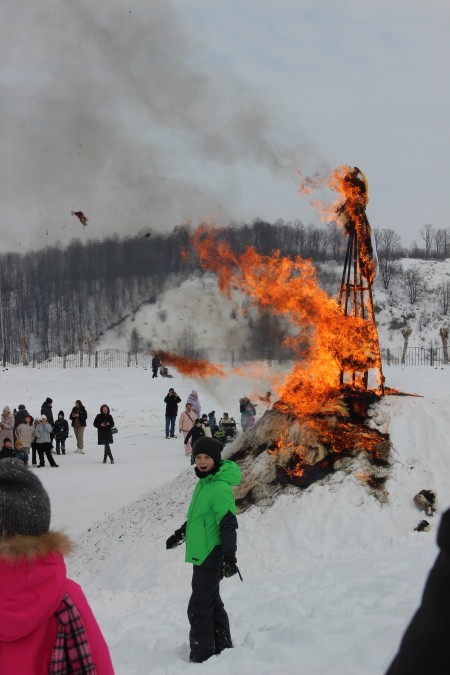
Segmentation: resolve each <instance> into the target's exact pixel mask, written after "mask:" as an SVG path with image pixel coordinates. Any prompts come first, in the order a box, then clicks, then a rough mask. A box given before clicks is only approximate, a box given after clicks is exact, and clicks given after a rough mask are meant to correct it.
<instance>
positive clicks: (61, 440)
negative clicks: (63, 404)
mask: <svg viewBox="0 0 450 675" xmlns="http://www.w3.org/2000/svg"><path fill="white" fill-rule="evenodd" d="M53 433H54V435H55V443H56V454H57V455H59V454H60V449H61V452H62V454H63V455H65V454H66V438H68V436H69V423H68V421H67V420H66V419H65V418H64V411H63V410H60V411H59V413H58V419H57V420H56V422H55V424H54V425H53Z"/></svg>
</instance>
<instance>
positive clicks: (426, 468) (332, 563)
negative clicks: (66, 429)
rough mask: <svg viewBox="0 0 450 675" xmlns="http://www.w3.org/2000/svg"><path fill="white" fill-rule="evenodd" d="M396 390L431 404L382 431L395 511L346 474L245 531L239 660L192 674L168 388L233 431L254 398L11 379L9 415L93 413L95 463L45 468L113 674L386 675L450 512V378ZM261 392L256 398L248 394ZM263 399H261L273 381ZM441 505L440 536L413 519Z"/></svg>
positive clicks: (114, 376)
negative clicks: (100, 417) (172, 539)
mask: <svg viewBox="0 0 450 675" xmlns="http://www.w3.org/2000/svg"><path fill="white" fill-rule="evenodd" d="M385 375H386V383H387V384H388V385H389V386H391V387H395V388H398V389H401V390H402V391H404V392H414V393H417V394H421V396H420V397H409V396H406V397H404V396H391V397H386V398H385V399H384V400H383V401H382V402H381V404H380V405H379V406H378V408H377V410H376V411H374V417H373V424H376V425H377V427H378V428H379V429H380V430H382V431H388V432H389V433H390V435H391V440H392V443H393V454H392V471H391V477H390V479H389V481H388V483H387V485H386V489H387V490H388V491H389V498H388V502H387V503H386V504H384V505H380V503H379V502H378V501H376V500H375V499H374V498H373V497H372V496H371V495H370V494H369V493H368V492H367V490H366V489H365V487H364V486H363V485H361V483H360V482H359V480H358V478H357V477H356V476H355V475H354V474H353V473H349V474H345V473H344V472H340V473H336V474H334V475H333V476H331V477H329V478H328V479H326V480H324V481H323V482H321V483H320V484H319V483H316V484H315V485H312V486H311V487H310V488H308V489H307V490H306V491H304V492H300V491H298V490H295V489H289V490H288V491H286V493H285V494H284V495H283V496H281V497H280V498H278V500H277V501H276V503H275V504H274V506H273V507H271V508H268V509H265V510H262V509H259V508H252V509H250V510H248V511H246V512H245V513H243V514H242V515H241V516H240V517H239V531H238V563H239V566H240V569H241V572H242V575H243V578H244V582H243V583H241V582H240V581H239V579H237V578H236V577H233V578H231V579H228V580H225V581H224V582H222V596H223V599H224V602H225V606H226V607H227V610H228V612H229V615H230V620H231V626H232V635H233V639H234V644H235V648H234V649H233V650H229V651H227V652H225V653H223V654H222V655H221V656H220V657H217V658H216V657H214V658H212V659H210V660H209V661H208V662H207V663H205V664H201V665H196V664H190V663H188V661H187V657H188V622H187V617H186V607H187V602H188V598H189V593H190V574H191V570H190V566H189V565H187V564H185V563H184V562H183V550H182V547H180V548H178V549H176V550H172V551H166V549H165V540H166V538H167V537H168V536H169V535H170V534H171V533H172V532H173V530H174V529H175V528H176V527H178V526H179V525H180V524H181V523H182V522H183V521H184V519H185V514H186V508H187V505H188V500H189V497H190V493H191V490H192V488H193V485H194V483H195V480H196V479H195V476H194V475H193V472H192V468H191V467H190V465H189V464H188V460H187V459H186V458H185V457H184V454H183V446H182V442H181V439H180V438H178V439H176V440H166V439H165V438H164V433H163V426H164V403H163V398H164V396H165V395H166V393H167V391H168V388H169V386H174V387H175V389H176V390H177V392H178V393H179V395H180V397H181V398H182V401H183V402H184V401H185V400H186V398H187V396H188V394H189V393H190V391H191V389H192V388H195V389H197V390H198V392H199V397H200V400H201V403H202V406H203V411H206V412H209V411H210V410H213V409H215V410H216V411H218V412H219V413H220V412H221V411H223V410H227V411H228V412H229V413H230V414H231V415H235V416H237V417H238V398H239V396H241V395H243V394H245V393H246V392H247V391H257V389H258V385H257V384H256V383H255V382H252V383H249V381H247V380H243V381H242V382H241V383H240V385H238V384H237V382H236V378H233V379H230V380H221V381H213V382H211V381H210V382H207V383H205V382H201V381H198V380H197V381H193V380H189V379H188V378H184V377H181V376H178V375H177V374H176V373H175V377H174V379H171V380H168V379H161V378H157V379H152V378H151V373H149V371H144V370H142V369H133V368H130V369H114V370H106V369H105V370H100V369H99V370H94V369H92V370H87V369H86V370H52V369H31V368H29V369H25V368H15V369H10V370H5V371H3V372H2V373H1V384H2V386H1V392H2V393H1V396H2V400H1V406H2V407H3V406H4V405H9V406H10V407H11V408H13V407H17V405H18V404H20V403H24V404H25V405H26V406H27V408H28V410H29V411H30V412H31V414H33V415H35V414H37V413H39V411H40V405H41V403H42V401H43V400H44V399H45V398H46V396H51V397H52V398H53V400H54V410H55V413H57V412H58V410H59V409H61V408H62V409H63V410H64V411H65V413H66V416H67V415H68V413H69V412H70V409H71V407H72V406H73V403H74V401H75V399H77V398H81V400H82V401H83V403H84V404H85V405H86V408H87V410H88V414H89V419H88V429H87V433H86V437H85V440H86V454H85V455H78V454H74V452H73V451H74V448H75V444H74V439H73V437H72V438H70V439H69V441H68V443H67V447H68V454H67V455H66V456H64V457H58V458H57V459H58V463H59V468H58V469H51V468H48V467H46V468H45V469H39V476H40V477H41V479H42V480H43V482H44V484H45V486H46V488H47V490H48V492H49V494H50V498H51V502H52V527H54V528H61V527H63V528H65V529H66V531H67V532H68V533H69V534H70V535H71V536H72V537H73V538H74V539H75V541H76V542H77V543H78V547H77V550H76V552H75V553H74V554H73V555H72V556H71V558H69V560H68V569H69V574H70V575H71V576H72V578H74V579H76V580H78V581H79V582H80V583H81V584H82V586H83V588H84V590H85V592H86V595H87V596H88V598H89V600H90V602H91V605H92V607H93V609H94V611H95V613H96V616H97V618H98V620H99V623H100V625H101V627H102V629H103V632H104V634H105V636H106V638H107V641H108V643H109V645H110V649H111V654H112V658H113V662H114V664H115V668H116V673H117V674H118V675H146V674H152V675H156V674H158V675H162V674H167V675H169V674H170V675H175V674H178V673H184V672H188V673H197V672H198V673H200V672H201V673H214V674H222V675H224V674H228V673H239V674H240V675H250V674H251V675H254V674H255V673H271V674H272V675H274V674H286V675H290V674H294V673H302V675H331V674H332V675H369V674H370V675H372V674H374V675H375V673H376V674H377V675H379V674H380V673H383V672H384V670H385V669H386V668H387V666H388V664H389V662H390V660H391V658H392V656H393V654H394V652H395V650H396V648H397V646H398V643H399V640H400V637H401V635H402V633H403V631H404V629H405V627H406V625H407V623H408V621H409V619H410V617H411V614H412V613H413V611H414V610H415V608H416V606H417V604H418V602H419V599H420V596H421V592H422V589H423V585H424V582H425V579H426V575H427V573H428V570H429V568H430V567H431V565H432V562H433V560H434V558H435V556H436V553H437V547H436V544H435V537H436V531H437V526H438V522H439V513H441V512H443V511H444V510H445V509H446V508H447V507H448V506H449V504H450V452H449V450H448V438H449V432H450V417H449V415H448V410H449V407H450V369H449V368H443V369H433V368H430V367H423V368H387V369H385ZM250 386H251V389H249V387H250ZM260 389H261V394H263V393H264V391H265V389H266V383H265V382H262V383H261V386H260ZM102 403H108V404H109V405H110V406H111V409H112V414H113V416H114V419H115V421H116V424H117V427H118V429H119V433H118V434H117V435H116V436H115V442H114V446H113V448H112V450H113V454H114V457H115V460H116V463H115V464H114V465H110V464H106V465H103V464H102V463H101V460H102V448H99V447H97V445H96V432H95V430H94V428H93V427H92V421H93V417H94V415H95V414H96V412H97V411H98V410H99V408H100V406H101V404H102ZM424 488H427V489H432V490H434V491H435V492H436V493H437V496H438V514H437V515H436V516H435V517H434V518H432V519H431V521H432V529H431V531H430V532H422V533H418V532H414V527H415V526H416V525H417V523H418V522H419V521H420V520H421V519H422V518H423V517H424V514H421V513H419V512H418V511H417V510H416V508H415V507H414V505H413V502H412V498H413V496H414V495H415V494H416V493H417V492H418V491H420V490H421V489H424Z"/></svg>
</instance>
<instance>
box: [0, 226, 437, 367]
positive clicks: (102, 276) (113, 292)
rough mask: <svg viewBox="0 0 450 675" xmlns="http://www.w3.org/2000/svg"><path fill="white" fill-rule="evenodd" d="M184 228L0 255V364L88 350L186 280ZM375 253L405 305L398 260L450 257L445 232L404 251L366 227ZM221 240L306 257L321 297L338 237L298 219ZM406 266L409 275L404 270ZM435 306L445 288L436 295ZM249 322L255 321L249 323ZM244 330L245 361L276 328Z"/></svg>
mask: <svg viewBox="0 0 450 675" xmlns="http://www.w3.org/2000/svg"><path fill="white" fill-rule="evenodd" d="M191 234H192V231H191V230H190V228H189V227H188V226H181V227H177V228H175V229H174V230H173V231H172V232H171V233H170V234H161V233H156V232H151V233H147V234H145V235H140V236H134V237H129V238H119V237H110V238H107V239H104V240H102V241H96V240H91V241H87V242H86V243H82V242H81V241H79V240H74V241H72V242H71V243H70V244H69V245H68V246H67V247H65V248H60V247H57V246H53V247H52V246H48V247H46V248H43V249H40V250H32V251H29V252H27V253H24V254H19V253H5V254H2V255H0V341H1V357H2V360H3V362H4V363H6V362H11V363H15V362H18V361H19V360H22V361H23V360H24V358H27V357H28V356H29V355H31V354H32V353H40V354H42V358H45V357H46V356H47V355H48V354H50V353H56V354H60V355H61V354H64V353H73V352H75V351H77V350H78V349H80V346H83V345H86V344H87V345H91V346H92V345H93V344H95V343H96V341H97V340H98V339H99V338H100V337H101V336H102V335H103V334H104V332H105V331H106V330H107V329H109V328H111V327H112V326H114V325H115V324H117V323H119V322H121V321H123V320H124V319H125V318H126V317H127V316H129V315H130V314H132V313H134V312H136V311H137V310H138V309H139V307H141V306H142V305H143V304H146V303H152V302H155V300H156V298H157V297H158V296H159V295H160V294H161V292H162V291H164V290H165V289H168V288H171V287H176V286H179V285H180V284H181V283H182V282H183V281H184V280H186V279H188V278H189V277H190V276H191V275H193V274H201V272H200V270H199V268H198V266H197V263H196V260H195V256H189V257H188V259H186V256H183V255H182V252H183V251H184V250H186V249H189V246H190V237H191ZM374 236H375V240H376V243H377V250H378V257H379V279H380V283H382V285H383V287H384V289H388V288H389V286H390V284H391V282H392V279H394V278H400V280H401V282H402V284H403V286H404V287H405V286H406V288H408V287H409V289H410V293H411V302H412V304H413V303H414V301H415V298H416V297H417V296H418V295H420V289H421V279H420V275H419V278H417V270H415V271H414V268H411V267H410V268H409V269H408V270H407V271H406V272H404V271H403V269H402V265H401V262H400V261H401V259H402V258H404V257H409V258H418V259H436V260H442V259H445V258H446V257H448V255H449V251H450V235H449V232H448V231H447V230H435V229H434V228H433V227H432V226H431V225H425V226H424V227H423V228H422V230H421V232H420V236H421V239H422V242H423V246H417V245H414V247H413V248H412V250H409V251H407V250H405V249H404V248H403V247H402V246H401V242H400V238H399V237H398V235H396V234H395V232H394V231H393V230H387V229H386V230H375V232H374ZM221 237H222V238H223V239H224V240H225V241H227V242H229V244H230V245H231V246H232V248H233V249H234V250H236V251H237V252H240V251H243V250H244V249H245V248H246V247H247V246H253V247H254V248H255V249H256V251H258V252H259V253H261V254H263V255H270V254H272V253H273V252H274V251H276V250H279V251H280V252H281V254H282V255H284V256H290V257H295V256H301V257H302V258H305V259H312V260H313V261H314V263H315V264H316V266H317V268H318V274H319V283H320V284H321V285H322V286H323V287H324V288H325V289H326V290H327V291H328V292H329V293H330V294H333V293H334V292H335V291H336V278H335V275H333V274H332V275H331V277H330V273H329V271H327V266H326V264H325V263H327V262H329V261H335V262H337V263H338V264H340V263H342V262H343V259H344V256H345V250H346V241H347V240H346V237H345V236H344V234H343V233H342V231H341V229H340V228H339V227H338V226H337V225H336V224H335V223H331V224H329V225H328V226H326V227H321V228H317V227H313V226H312V225H308V226H305V225H304V224H303V223H301V222H300V221H296V222H293V223H291V222H288V223H285V222H284V221H281V220H279V221H277V222H275V223H267V222H264V221H261V220H256V221H254V222H253V223H251V224H248V225H239V226H237V225H230V226H229V227H226V228H223V230H222V231H221ZM411 270H412V271H411ZM441 291H442V294H443V297H442V302H443V306H444V308H445V307H446V306H447V305H448V299H449V297H450V289H449V288H443V289H441ZM252 321H253V323H255V319H254V317H253V319H252ZM253 327H254V328H257V330H254V342H255V344H254V348H255V349H254V351H255V354H254V356H255V358H257V356H258V350H259V349H260V347H261V342H262V340H261V331H262V334H263V335H265V336H266V337H269V336H270V333H271V332H272V331H275V332H277V330H278V332H279V330H280V327H279V322H278V321H277V320H276V319H273V318H270V317H268V315H267V314H266V315H261V316H260V317H259V323H258V325H257V326H255V325H254V326H253Z"/></svg>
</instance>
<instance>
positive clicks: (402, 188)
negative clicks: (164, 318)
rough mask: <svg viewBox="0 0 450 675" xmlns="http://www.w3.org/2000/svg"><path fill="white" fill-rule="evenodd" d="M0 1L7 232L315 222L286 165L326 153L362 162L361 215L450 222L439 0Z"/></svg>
mask: <svg viewBox="0 0 450 675" xmlns="http://www.w3.org/2000/svg"><path fill="white" fill-rule="evenodd" d="M1 3H2V21H1V23H0V54H1V63H2V66H3V68H2V72H1V74H0V77H1V85H2V98H1V103H0V105H1V120H2V121H1V126H0V138H1V150H2V162H1V172H2V173H1V179H0V185H1V198H0V226H1V231H2V235H3V237H2V242H3V250H26V249H27V248H28V247H30V246H39V247H40V246H44V245H47V244H53V243H55V242H56V241H60V242H61V243H67V242H68V241H69V240H70V239H71V238H72V237H74V236H79V237H80V238H81V239H82V240H84V239H87V238H89V237H103V236H104V235H106V234H113V233H116V232H117V233H118V234H134V233H139V232H141V231H142V230H144V229H145V230H147V229H150V228H153V229H160V230H163V231H169V230H171V229H172V228H173V227H174V226H175V225H177V224H179V223H181V222H185V221H187V220H191V221H192V222H194V223H196V222H198V221H199V220H201V219H204V218H207V217H211V218H214V219H215V220H217V221H219V222H222V223H224V224H226V223H228V222H229V220H231V219H234V220H237V221H239V220H241V219H244V220H252V219H253V218H255V217H260V218H264V219H268V220H274V219H276V218H284V219H289V220H292V219H295V218H300V219H301V220H303V221H304V222H305V224H308V223H309V222H313V223H314V224H318V223H319V222H320V219H319V216H318V215H317V214H316V212H315V211H314V209H313V208H312V207H311V206H310V205H309V203H308V198H306V197H302V196H300V195H299V194H298V192H297V189H298V184H299V180H298V177H297V173H296V172H297V169H300V170H301V171H302V172H303V173H306V174H308V173H310V172H313V171H317V170H320V171H324V170H326V168H327V167H329V168H334V167H335V166H336V165H339V164H351V165H357V166H359V167H360V168H361V169H362V170H363V171H364V172H365V174H366V176H367V178H368V181H369V196H370V203H369V206H368V211H367V212H368V216H369V220H370V222H371V224H372V227H378V228H392V229H394V230H395V231H396V232H398V233H399V234H400V236H401V238H402V242H403V244H405V245H408V244H410V243H411V242H412V240H413V239H417V240H418V239H419V235H418V233H419V229H420V228H421V227H422V226H423V225H424V224H425V223H431V224H432V225H433V226H434V227H436V228H441V227H450V224H449V223H448V222H447V211H448V186H449V183H450V171H449V157H450V138H449V125H448V120H449V119H450V105H449V96H450V93H449V86H448V85H449V73H448V70H449V65H448V64H450V53H449V52H450V46H449V45H450V43H449V40H448V35H449V28H450V4H449V3H448V2H447V1H445V2H444V1H442V2H441V1H440V0H431V1H429V2H427V3H423V2H418V1H417V0H408V1H406V0H396V1H395V2H392V0H391V1H390V2H387V1H386V2H384V1H382V0H367V2H361V0H359V1H356V0H341V1H340V2H339V3H337V2H334V1H333V0H277V1H276V2H275V0H271V1H270V2H269V0H172V1H170V0H129V1H128V0H127V2H123V1H122V2H121V1H119V0H95V2H92V1H91V0H77V1H76V2H74V1H73V0H42V2H39V3H36V2H34V1H33V0H15V2H14V3H11V2H8V0H1ZM322 196H326V197H328V198H329V199H330V200H333V199H334V195H332V194H328V195H322ZM78 209H81V210H82V211H84V213H85V214H86V215H87V216H88V218H89V225H88V227H87V228H86V229H85V230H83V228H82V227H81V225H80V224H79V223H78V221H77V220H76V219H75V218H74V217H73V216H71V215H70V212H71V210H78Z"/></svg>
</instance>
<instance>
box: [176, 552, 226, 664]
mask: <svg viewBox="0 0 450 675" xmlns="http://www.w3.org/2000/svg"><path fill="white" fill-rule="evenodd" d="M193 567H194V569H193V573H192V595H191V598H190V600H189V605H188V610H187V614H188V619H189V623H190V624H191V630H190V632H189V643H190V647H191V653H190V656H189V659H190V661H194V662H195V663H201V662H202V661H206V659H209V657H210V656H213V654H220V652H221V651H223V650H224V649H227V648H228V647H232V646H233V645H232V643H231V635H230V623H229V621H228V615H227V613H226V611H225V607H224V606H223V602H222V599H221V597H220V593H219V583H220V579H221V576H222V571H221V570H215V569H208V568H205V567H199V566H198V565H194V566H193Z"/></svg>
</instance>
